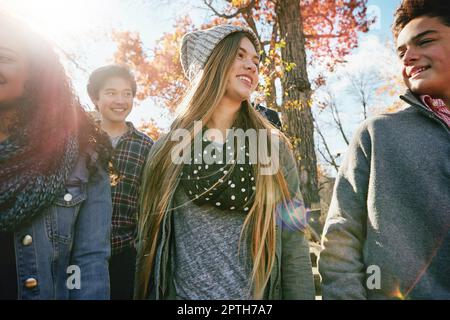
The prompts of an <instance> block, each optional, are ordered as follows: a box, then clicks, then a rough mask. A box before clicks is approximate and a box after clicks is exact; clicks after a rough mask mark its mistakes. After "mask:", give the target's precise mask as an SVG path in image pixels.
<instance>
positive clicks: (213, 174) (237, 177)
mask: <svg viewBox="0 0 450 320" xmlns="http://www.w3.org/2000/svg"><path fill="white" fill-rule="evenodd" d="M229 139H230V138H229ZM229 139H227V140H226V142H225V144H223V145H219V144H217V143H213V142H211V141H208V140H206V139H203V140H202V148H201V150H202V152H203V154H194V147H193V148H192V151H191V154H192V155H194V157H193V158H192V161H191V163H190V164H184V165H183V169H182V172H181V173H180V184H181V186H182V187H183V188H184V191H185V192H186V195H187V196H188V197H189V198H190V199H191V200H192V201H193V202H194V203H195V204H196V205H198V206H202V205H205V204H210V205H212V206H214V207H216V208H218V209H221V210H232V211H243V212H248V211H249V210H250V208H251V206H252V204H253V196H254V191H255V186H256V184H255V182H256V181H255V177H254V175H253V168H252V165H251V163H250V159H249V154H248V152H247V151H248V144H246V145H238V143H237V141H234V148H233V147H232V146H231V143H230V140H229ZM234 140H237V139H234ZM208 149H209V150H208ZM238 154H239V155H240V157H237V155H238ZM207 155H209V156H210V157H211V158H212V160H213V161H214V162H213V163H209V164H208V162H211V161H206V159H205V158H206V157H207ZM244 155H245V156H244ZM242 158H245V163H244V161H242V160H241V159H242Z"/></svg>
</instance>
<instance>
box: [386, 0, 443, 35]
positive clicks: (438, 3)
mask: <svg viewBox="0 0 450 320" xmlns="http://www.w3.org/2000/svg"><path fill="white" fill-rule="evenodd" d="M423 16H426V17H430V18H439V20H441V22H442V23H443V24H445V25H447V26H449V27H450V1H448V0H403V1H402V3H401V5H400V7H399V8H398V9H397V11H396V12H395V15H394V23H393V24H392V32H393V33H394V37H395V38H397V37H398V35H399V33H400V32H401V31H402V29H403V28H404V27H405V26H406V25H407V24H408V23H409V22H411V20H413V19H416V18H419V17H423Z"/></svg>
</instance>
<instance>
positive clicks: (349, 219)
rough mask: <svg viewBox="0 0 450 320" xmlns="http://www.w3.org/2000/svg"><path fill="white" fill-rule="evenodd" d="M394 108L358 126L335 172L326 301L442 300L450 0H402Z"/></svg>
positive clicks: (449, 205)
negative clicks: (403, 88) (401, 86)
mask: <svg viewBox="0 0 450 320" xmlns="http://www.w3.org/2000/svg"><path fill="white" fill-rule="evenodd" d="M393 31H394V36H395V39H396V46H397V52H398V56H399V58H400V60H401V63H402V65H403V72H402V75H403V78H404V81H405V83H406V85H407V87H408V88H409V90H408V91H407V92H406V94H405V95H403V96H401V97H400V98H401V99H402V100H403V101H404V102H405V106H406V108H405V109H404V110H402V111H399V112H396V113H392V114H385V115H380V116H377V117H374V118H372V119H369V120H367V121H366V122H364V123H363V124H362V125H361V127H360V128H359V129H358V131H357V133H356V134H355V136H354V137H353V140H352V142H351V145H350V147H349V150H348V152H347V155H346V158H345V160H344V162H343V164H342V166H341V169H340V172H339V174H338V177H337V180H336V184H335V188H334V194H333V198H332V202H331V206H330V210H329V212H328V217H327V221H326V224H325V228H324V233H323V237H322V246H323V251H322V252H321V254H320V259H319V271H320V274H321V276H322V290H323V298H324V299H450V235H449V230H450V229H449V228H450V129H449V126H450V108H449V107H450V2H449V1H441V0H403V1H402V3H401V5H400V7H399V9H398V10H397V12H396V14H395V21H394V24H393Z"/></svg>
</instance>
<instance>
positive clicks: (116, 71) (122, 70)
mask: <svg viewBox="0 0 450 320" xmlns="http://www.w3.org/2000/svg"><path fill="white" fill-rule="evenodd" d="M112 77H120V78H122V79H125V80H127V81H129V82H130V84H131V91H132V92H133V97H134V96H136V79H135V78H134V76H133V74H132V73H131V72H130V70H129V69H128V68H127V67H124V66H121V65H116V64H111V65H108V66H104V67H100V68H98V69H95V70H94V71H93V72H92V73H91V75H90V76H89V81H88V84H87V91H88V94H89V97H91V99H92V100H94V99H98V97H99V93H100V90H101V89H102V87H103V86H104V85H105V82H106V81H108V79H110V78H112Z"/></svg>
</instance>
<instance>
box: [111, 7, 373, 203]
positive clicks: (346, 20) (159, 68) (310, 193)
mask: <svg viewBox="0 0 450 320" xmlns="http://www.w3.org/2000/svg"><path fill="white" fill-rule="evenodd" d="M203 4H204V5H205V7H207V8H208V9H209V10H210V11H211V13H212V18H211V21H210V22H209V23H207V24H205V25H202V26H199V27H198V28H205V27H208V26H212V25H215V24H219V23H223V22H227V23H236V24H246V25H248V26H249V27H250V28H252V30H253V31H254V32H255V33H256V34H257V36H258V37H259V39H260V41H261V43H262V45H263V48H264V49H263V50H262V52H261V57H262V60H261V61H262V65H261V70H260V73H261V78H262V81H261V82H262V85H261V87H260V88H259V90H258V91H259V96H258V101H263V102H264V103H265V104H266V105H267V106H268V107H271V108H274V109H276V110H279V111H281V114H282V119H283V130H284V131H285V132H286V134H287V135H288V136H289V137H290V139H291V141H292V144H293V146H294V150H293V151H294V154H295V157H296V160H297V164H298V168H299V176H300V179H301V182H302V191H303V195H304V199H305V202H306V203H307V204H308V205H311V204H312V203H317V202H318V201H319V193H318V184H317V159H316V154H315V145H314V138H313V137H314V125H313V118H312V113H311V93H312V84H314V85H320V84H322V83H323V81H324V77H323V76H317V77H316V78H315V79H310V78H309V77H308V72H307V71H308V66H315V65H317V64H321V65H324V66H326V68H327V70H333V68H334V67H335V65H336V64H338V63H341V62H343V61H344V57H345V56H346V55H347V54H348V53H349V52H350V51H351V50H352V49H353V48H355V47H356V46H357V41H358V38H357V33H358V31H362V32H366V31H368V27H369V25H370V23H371V21H369V20H368V19H367V17H366V4H367V0H314V1H313V0H300V1H299V0H283V1H280V0H278V1H274V0H273V1H270V0H219V1H212V0H203ZM195 29H196V27H195V26H193V25H192V22H191V20H190V19H189V17H188V16H186V17H182V18H180V19H179V20H178V21H177V22H176V24H175V29H174V32H172V33H166V34H164V35H163V36H162V37H161V39H160V40H159V41H158V43H157V44H156V46H155V48H154V49H153V50H152V52H149V53H147V52H145V50H143V45H142V42H141V39H140V37H139V34H136V33H130V32H119V33H115V35H114V39H115V41H116V43H117V46H118V50H117V53H116V55H115V60H116V61H117V62H122V63H127V64H129V65H130V66H131V67H132V68H133V69H135V70H136V73H137V78H138V83H139V84H140V85H141V86H140V87H141V91H140V92H139V94H138V98H140V99H144V98H147V97H151V98H152V99H154V100H155V101H156V102H157V103H161V104H163V105H165V106H167V107H168V108H169V109H171V110H173V109H174V107H175V106H176V102H177V100H178V99H179V98H180V96H181V95H182V93H183V92H184V90H185V88H186V86H187V82H186V80H185V79H184V78H183V74H182V72H181V65H180V63H179V56H178V48H179V45H180V41H181V37H182V35H184V34H185V33H186V32H188V31H191V30H195Z"/></svg>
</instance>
